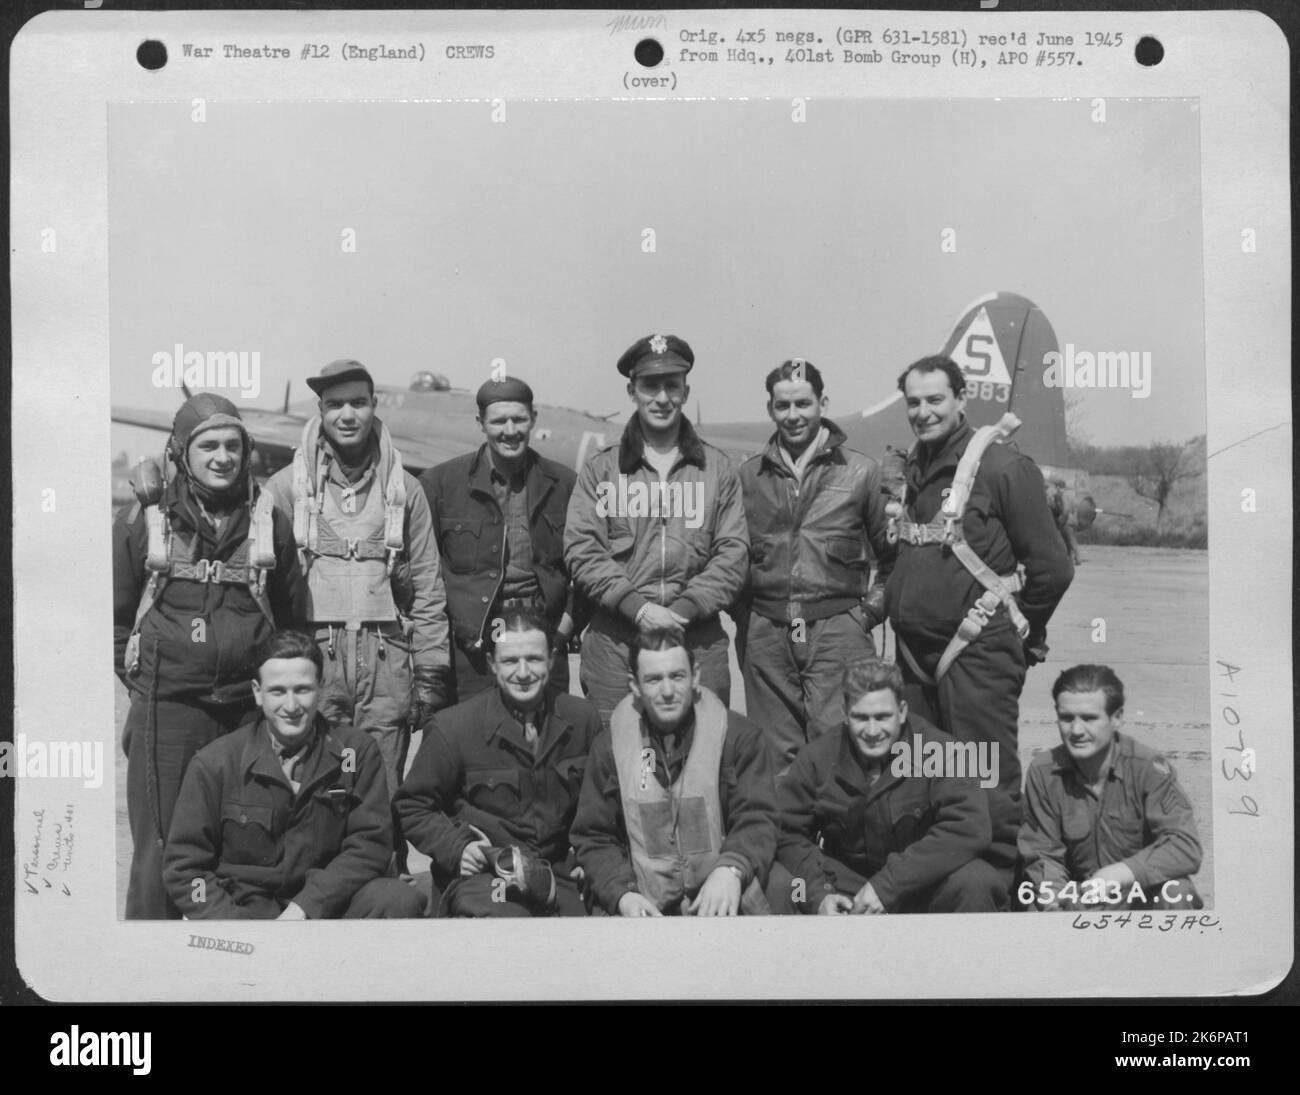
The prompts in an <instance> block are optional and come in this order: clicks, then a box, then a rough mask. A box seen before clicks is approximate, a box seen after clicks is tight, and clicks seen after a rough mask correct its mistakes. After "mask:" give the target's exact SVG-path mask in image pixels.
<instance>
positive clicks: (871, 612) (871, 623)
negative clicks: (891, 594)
mask: <svg viewBox="0 0 1300 1095" xmlns="http://www.w3.org/2000/svg"><path fill="white" fill-rule="evenodd" d="M884 622H885V587H884V586H873V587H872V588H871V589H870V590H868V591H867V595H866V596H865V597H863V598H862V626H863V627H865V628H866V630H868V631H874V630H875V629H876V628H878V627H879V626H880V625H881V624H883V623H884Z"/></svg>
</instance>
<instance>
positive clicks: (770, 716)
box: [737, 419, 895, 770]
mask: <svg viewBox="0 0 1300 1095" xmlns="http://www.w3.org/2000/svg"><path fill="white" fill-rule="evenodd" d="M822 425H823V426H824V427H825V428H826V429H827V431H828V437H827V441H826V444H825V445H823V446H822V447H821V448H820V449H819V450H818V451H817V452H816V453H814V454H813V455H812V457H811V460H810V462H809V464H808V467H807V469H806V470H805V472H804V474H803V477H802V480H797V479H796V478H795V475H794V472H793V471H791V469H790V467H789V465H788V464H787V463H786V461H785V460H784V459H783V458H782V455H781V452H780V447H779V446H780V443H779V441H778V438H777V435H775V434H774V435H773V436H772V438H771V440H769V441H768V444H767V448H766V449H765V450H764V451H763V452H762V453H761V454H759V455H757V456H754V457H751V458H750V459H749V460H746V461H745V463H743V464H742V465H741V466H740V485H741V491H742V493H743V497H744V503H745V519H746V522H747V524H748V526H749V542H750V567H749V581H748V585H747V587H746V591H745V599H744V609H743V610H742V611H741V612H740V613H739V614H738V615H739V619H738V620H737V627H738V629H741V630H743V632H744V635H743V639H739V638H738V640H737V647H738V648H739V649H740V650H741V651H743V654H742V657H741V669H742V671H743V672H744V676H745V707H746V712H747V714H748V716H749V717H750V718H751V719H753V720H754V722H756V723H758V725H759V726H761V727H763V729H764V730H765V731H766V732H767V733H768V735H769V738H770V741H771V743H772V746H773V749H774V751H775V752H776V754H777V756H778V758H779V764H780V769H781V770H784V769H786V768H788V767H789V765H790V762H791V761H792V760H793V759H794V755H795V753H796V752H797V751H798V750H799V748H800V746H802V745H803V743H804V742H805V741H807V740H809V739H811V738H814V737H816V736H817V735H818V734H820V733H823V732H825V731H828V730H832V729H834V728H835V727H836V726H838V725H839V724H840V722H841V721H842V719H843V718H844V702H843V696H842V693H841V682H842V679H843V674H844V666H845V665H846V664H847V663H848V662H851V661H856V660H859V659H862V658H870V657H872V656H874V654H875V645H874V643H873V642H872V639H871V631H872V629H873V628H874V627H876V626H877V625H878V624H880V623H881V622H882V621H883V620H884V618H885V611H884V599H885V598H884V586H885V579H886V578H887V577H888V575H889V571H890V569H891V568H892V566H893V561H894V555H895V548H894V545H893V544H890V543H889V541H888V539H887V538H886V516H885V502H886V500H887V499H886V496H885V494H884V492H883V491H882V489H881V478H880V467H879V465H878V464H877V463H876V461H874V460H872V459H871V458H870V457H867V456H864V455H862V454H861V453H859V452H856V451H854V450H853V449H850V448H847V447H846V446H845V444H844V442H845V436H844V432H843V431H842V430H841V429H840V428H839V427H838V426H836V425H835V423H833V422H831V421H830V420H829V419H823V420H822ZM873 561H874V562H875V564H876V573H875V576H874V579H872V576H871V564H872V562H873Z"/></svg>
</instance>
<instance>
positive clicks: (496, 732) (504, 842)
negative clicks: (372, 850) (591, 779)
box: [393, 687, 600, 916]
mask: <svg viewBox="0 0 1300 1095" xmlns="http://www.w3.org/2000/svg"><path fill="white" fill-rule="evenodd" d="M534 726H535V728H536V730H537V740H536V747H535V748H534V746H532V745H530V744H529V743H528V741H527V740H526V737H525V733H524V728H523V726H522V724H521V722H520V715H519V713H517V712H513V711H511V710H510V709H509V708H507V706H506V704H505V703H504V702H503V700H502V698H501V693H500V691H499V690H498V689H496V688H493V689H492V690H491V691H489V692H481V693H479V694H478V695H477V696H475V697H473V698H472V699H470V700H466V701H465V702H464V703H461V704H457V705H456V706H455V707H449V708H446V709H445V710H443V711H440V712H439V713H438V714H437V715H436V716H435V717H434V719H433V721H432V723H431V724H430V726H429V730H428V732H427V733H426V734H425V736H424V739H423V740H422V741H421V743H420V749H419V751H418V752H417V753H416V755H415V761H414V762H413V763H412V765H411V771H410V773H409V774H408V775H407V777H406V780H405V781H404V782H403V783H402V786H401V787H400V788H399V790H398V792H397V796H396V797H395V799H394V800H393V807H394V809H395V810H396V812H397V817H398V820H399V823H400V824H401V827H402V833H403V835H404V836H405V838H406V839H407V840H409V841H410V842H411V843H412V844H414V845H415V847H416V848H418V849H419V850H420V851H421V852H423V853H424V854H425V855H427V856H428V857H429V858H430V860H432V863H431V865H430V870H431V873H432V875H433V883H434V886H435V887H436V888H437V889H438V890H439V891H440V892H441V896H442V899H443V901H442V904H443V905H444V906H445V907H446V908H447V910H448V911H449V912H450V914H451V915H458V914H460V915H480V916H529V915H532V913H531V912H530V910H529V909H528V908H527V907H525V905H523V904H522V903H520V902H519V901H517V900H514V895H513V894H512V893H508V894H507V900H506V901H504V902H500V901H498V902H493V901H492V900H491V894H490V884H491V878H492V876H490V875H485V874H484V875H472V876H469V877H467V878H462V877H461V874H460V860H461V856H462V855H463V854H464V851H465V849H466V848H467V847H468V846H469V845H470V844H471V843H474V842H475V841H477V840H480V839H481V837H480V836H478V835H477V834H476V833H475V832H474V830H475V829H477V830H478V831H479V833H481V834H483V836H484V837H486V838H487V839H488V841H489V842H490V843H491V845H492V846H493V847H498V848H504V847H507V846H510V845H517V846H519V847H521V848H523V849H524V850H526V851H529V852H532V853H534V854H535V855H537V856H539V857H540V858H542V859H545V860H547V861H548V862H549V863H550V864H551V867H552V869H553V871H554V872H555V882H556V894H557V900H558V911H559V913H560V915H566V916H581V915H584V914H585V912H586V909H585V908H584V906H583V903H582V898H581V896H580V895H579V892H578V885H577V883H576V881H574V880H573V878H572V871H573V867H574V865H575V864H574V861H573V858H572V856H571V855H570V843H569V827H570V826H571V825H572V823H573V816H574V813H575V811H576V810H577V807H578V793H579V792H580V791H581V789H582V777H583V773H584V772H585V771H586V767H587V754H588V752H589V751H590V749H591V743H592V741H593V740H594V738H595V736H596V734H597V733H599V731H600V715H599V714H598V713H597V712H596V709H595V707H593V706H592V705H591V704H590V703H588V702H587V701H586V700H583V699H579V698H578V697H577V696H570V695H568V694H566V693H561V692H559V691H557V690H555V689H554V688H553V687H548V689H547V693H546V697H545V700H544V701H543V705H542V707H541V708H540V709H539V710H538V711H537V712H536V714H535V722H534Z"/></svg>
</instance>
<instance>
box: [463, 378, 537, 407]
mask: <svg viewBox="0 0 1300 1095" xmlns="http://www.w3.org/2000/svg"><path fill="white" fill-rule="evenodd" d="M474 402H475V403H477V404H478V409H479V410H480V411H485V410H487V408H488V405H489V404H490V403H526V404H528V408H529V410H531V409H532V406H533V389H532V388H530V387H529V386H528V385H527V384H525V383H524V382H523V381H522V380H520V379H519V378H518V377H517V376H508V377H506V378H505V379H504V380H485V381H484V382H483V384H482V385H481V386H480V387H479V390H478V392H477V394H476V395H475V396H474Z"/></svg>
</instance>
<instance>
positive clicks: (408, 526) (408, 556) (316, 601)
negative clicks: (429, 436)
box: [266, 420, 450, 791]
mask: <svg viewBox="0 0 1300 1095" xmlns="http://www.w3.org/2000/svg"><path fill="white" fill-rule="evenodd" d="M380 428H381V424H380V423H379V422H378V420H376V422H375V430H376V432H378V431H379V430H380ZM319 443H320V444H321V445H324V444H325V442H324V440H323V439H322V440H321V441H320V442H319ZM315 459H316V457H315V456H314V455H313V456H311V460H312V461H313V462H314V461H315ZM380 460H381V457H380V455H379V452H378V447H377V446H376V447H375V448H372V456H371V463H370V464H369V466H368V468H367V470H366V471H365V473H364V474H362V476H361V477H360V479H358V480H357V481H356V482H349V481H348V479H347V477H346V476H345V475H344V474H343V472H342V471H341V470H340V468H339V466H338V462H337V461H335V460H333V459H328V460H327V464H326V469H327V470H326V475H325V481H324V488H323V489H324V492H325V493H326V494H327V497H326V498H325V499H324V510H323V513H324V514H325V515H326V516H327V517H330V516H332V517H334V518H335V519H336V520H338V521H339V522H340V527H345V528H346V529H347V531H349V532H354V533H360V535H359V536H354V537H350V539H362V540H364V539H366V538H367V536H369V537H370V538H371V539H373V538H375V537H376V536H378V539H379V541H380V542H381V543H382V540H383V535H382V534H383V520H384V504H383V501H384V500H383V483H382V481H381V480H382V475H381V471H380V468H379V462H380ZM402 475H403V476H404V477H405V486H406V505H405V515H404V523H403V534H402V543H403V550H402V552H401V554H400V555H399V557H398V559H397V562H396V566H395V567H394V570H393V574H392V576H391V579H388V578H385V577H384V576H383V560H375V559H352V560H347V559H344V560H341V563H342V565H341V566H340V565H339V564H340V560H335V559H330V560H329V562H330V565H331V566H333V567H335V568H336V570H337V578H335V577H325V571H324V568H323V565H322V564H323V563H324V562H325V561H326V560H325V559H322V558H312V557H311V553H310V552H308V553H307V555H308V562H307V585H308V590H309V597H308V607H307V613H306V616H307V625H308V629H309V630H310V632H311V633H312V634H313V636H314V637H315V638H316V641H317V643H318V645H319V646H320V648H321V652H322V653H323V654H324V656H325V682H324V693H323V699H322V700H321V706H320V711H321V714H323V715H324V716H325V717H326V718H327V719H328V720H329V721H330V723H331V724H332V725H339V726H348V725H350V726H353V727H355V728H356V729H358V730H364V731H366V732H367V733H369V734H371V735H372V736H373V737H374V738H375V743H376V744H377V745H378V746H379V751H380V755H381V756H382V757H383V758H384V774H385V776H386V778H387V782H388V786H389V788H390V791H395V790H396V789H397V785H398V784H399V783H400V782H401V777H402V770H403V768H404V766H405V762H406V753H407V747H408V745H409V744H410V730H411V724H412V723H413V722H414V721H415V718H416V715H417V706H418V712H419V717H420V718H422V719H423V718H427V717H429V716H430V715H431V714H432V712H434V711H436V710H438V709H439V708H441V707H443V706H444V705H445V704H446V693H447V688H448V677H449V675H450V669H449V651H448V627H447V608H446V605H447V597H446V591H445V589H444V587H443V582H442V570H441V561H440V559H439V557H438V545H437V541H436V539H435V537H434V534H433V520H432V517H431V516H430V513H429V503H428V501H427V500H426V499H425V496H424V491H423V490H422V489H421V488H420V484H419V482H418V481H417V480H416V479H415V477H414V476H413V475H411V474H410V473H409V472H406V471H403V472H402ZM266 489H267V490H269V491H270V492H271V494H272V495H273V496H274V498H275V504H276V509H277V510H279V511H281V512H283V513H284V514H285V515H286V516H287V517H288V518H289V519H290V521H292V520H293V507H294V500H295V489H294V466H293V465H292V464H290V465H289V466H288V467H285V468H281V469H280V471H278V472H276V474H275V475H273V476H272V477H271V479H270V480H269V481H268V482H267V484H266ZM317 489H318V490H320V489H321V487H320V486H319V485H318V487H317ZM343 522H347V524H346V525H344V524H343ZM358 526H361V527H359V528H358ZM299 547H300V548H302V547H303V545H301V544H300V545H299ZM349 570H352V571H355V572H356V575H354V577H363V581H364V584H365V585H366V586H368V587H369V594H370V597H371V599H372V601H373V602H374V605H373V606H372V608H373V611H371V612H369V613H368V614H365V615H366V618H363V619H360V620H355V619H354V620H347V619H344V618H343V614H342V613H339V612H337V611H333V610H330V609H322V607H321V605H322V602H323V601H328V600H330V599H332V596H333V591H332V590H331V589H329V588H328V586H329V584H330V582H331V581H336V580H345V579H346V577H347V573H348V571H349Z"/></svg>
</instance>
